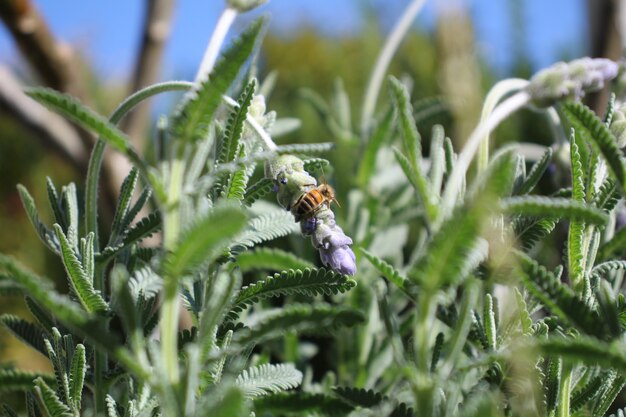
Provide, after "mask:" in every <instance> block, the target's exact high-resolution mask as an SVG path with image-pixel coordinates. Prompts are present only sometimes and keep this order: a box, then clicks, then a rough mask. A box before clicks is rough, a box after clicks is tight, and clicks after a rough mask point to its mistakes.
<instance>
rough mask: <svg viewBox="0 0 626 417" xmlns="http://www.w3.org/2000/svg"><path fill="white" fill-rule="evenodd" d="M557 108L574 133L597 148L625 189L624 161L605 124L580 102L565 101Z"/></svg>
mask: <svg viewBox="0 0 626 417" xmlns="http://www.w3.org/2000/svg"><path fill="white" fill-rule="evenodd" d="M559 110H560V112H561V113H562V114H563V116H564V117H565V119H566V120H567V122H568V123H569V124H570V125H571V126H572V127H573V128H574V129H575V131H576V135H580V137H581V138H583V139H584V141H585V142H586V143H589V144H591V145H593V146H594V147H596V148H597V149H598V150H599V152H600V153H601V154H602V156H603V157H604V159H605V160H606V162H607V164H608V166H609V168H610V169H611V171H612V172H613V175H615V178H616V179H617V181H618V182H619V184H620V185H621V188H622V190H624V191H626V188H625V187H626V162H624V157H623V155H622V153H621V151H620V150H619V147H618V146H617V141H616V140H615V137H614V136H613V134H612V133H611V132H610V131H609V129H608V128H607V126H606V125H605V124H604V123H603V122H602V120H600V119H599V118H598V117H597V116H596V115H595V114H594V113H593V111H592V110H591V109H589V108H588V107H586V106H585V105H583V104H581V103H574V102H566V103H563V104H562V105H561V106H559Z"/></svg>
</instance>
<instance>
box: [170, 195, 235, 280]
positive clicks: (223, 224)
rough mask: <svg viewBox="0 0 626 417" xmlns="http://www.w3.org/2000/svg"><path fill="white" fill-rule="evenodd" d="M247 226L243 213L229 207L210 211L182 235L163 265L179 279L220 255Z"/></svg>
mask: <svg viewBox="0 0 626 417" xmlns="http://www.w3.org/2000/svg"><path fill="white" fill-rule="evenodd" d="M245 224H246V214H245V213H244V212H243V211H241V210H240V209H238V208H237V207H235V206H232V205H223V206H220V207H215V208H213V209H212V210H211V211H210V212H209V213H208V214H207V215H204V216H202V217H201V218H200V219H199V220H198V221H196V222H195V223H194V224H193V225H192V226H191V227H190V228H189V229H188V230H186V231H185V232H183V234H182V235H181V237H180V239H179V241H178V244H177V246H176V248H175V249H174V250H173V251H172V252H171V253H170V254H168V256H167V258H166V260H165V265H166V267H165V268H166V271H167V273H168V274H169V275H170V276H173V277H180V276H181V275H182V274H183V273H185V272H187V271H190V270H193V269H194V268H196V267H198V266H200V265H201V264H203V263H205V262H208V261H210V260H212V259H215V258H216V257H217V256H219V255H220V254H221V252H222V251H223V249H224V247H225V246H226V245H228V244H229V243H230V242H231V241H232V238H233V236H235V235H236V234H237V233H239V232H240V230H241V229H242V228H243V227H244V226H245Z"/></svg>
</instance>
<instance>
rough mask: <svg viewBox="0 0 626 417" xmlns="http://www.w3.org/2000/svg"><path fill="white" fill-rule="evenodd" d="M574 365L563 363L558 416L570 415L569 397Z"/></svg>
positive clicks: (565, 416) (567, 416) (566, 416)
mask: <svg viewBox="0 0 626 417" xmlns="http://www.w3.org/2000/svg"><path fill="white" fill-rule="evenodd" d="M572 370H573V369H572V365H570V364H567V363H565V362H564V363H563V371H562V372H561V389H560V390H559V404H558V406H557V410H558V414H557V415H558V417H569V415H570V414H569V398H570V395H571V392H570V391H571V383H572Z"/></svg>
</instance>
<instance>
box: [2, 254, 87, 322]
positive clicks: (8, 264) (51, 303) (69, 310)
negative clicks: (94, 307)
mask: <svg viewBox="0 0 626 417" xmlns="http://www.w3.org/2000/svg"><path fill="white" fill-rule="evenodd" d="M0 269H3V270H5V271H7V272H8V273H9V274H11V276H12V278H13V279H14V280H15V282H16V283H17V284H19V285H20V286H22V287H23V288H24V289H25V290H26V292H27V293H28V294H29V295H30V296H31V297H32V298H33V299H34V300H35V301H37V302H38V303H39V304H41V305H42V306H43V307H45V308H46V309H48V310H50V311H54V313H55V316H56V317H57V318H59V319H60V320H62V321H65V322H69V323H72V324H74V325H82V324H86V323H87V322H88V319H89V317H88V315H86V314H85V312H84V311H83V310H82V309H81V308H80V307H79V306H78V304H76V303H75V302H74V301H72V300H70V299H69V298H68V297H65V296H62V295H60V294H59V293H57V292H56V291H55V290H54V288H53V287H52V285H51V284H50V282H49V281H47V280H45V279H43V278H41V277H39V276H37V275H36V274H34V273H32V272H30V271H28V270H26V269H25V268H24V267H23V266H22V265H20V264H19V263H18V262H17V261H16V260H14V259H12V258H11V257H8V256H6V255H2V254H0Z"/></svg>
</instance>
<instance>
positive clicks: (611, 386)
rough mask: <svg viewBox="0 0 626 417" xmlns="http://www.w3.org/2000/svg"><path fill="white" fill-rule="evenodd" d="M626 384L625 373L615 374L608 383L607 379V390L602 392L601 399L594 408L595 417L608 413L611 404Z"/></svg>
mask: <svg viewBox="0 0 626 417" xmlns="http://www.w3.org/2000/svg"><path fill="white" fill-rule="evenodd" d="M625 385H626V378H624V376H623V375H615V377H614V378H613V379H612V380H611V381H610V383H607V381H605V387H606V388H605V390H604V392H602V394H600V401H599V402H598V403H597V405H596V407H594V410H593V416H594V417H602V416H605V415H606V412H607V411H608V410H609V408H610V407H611V405H612V404H613V403H614V402H615V398H617V396H618V395H619V393H620V392H622V389H623V388H624V386H625Z"/></svg>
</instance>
